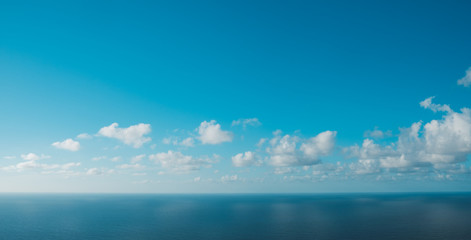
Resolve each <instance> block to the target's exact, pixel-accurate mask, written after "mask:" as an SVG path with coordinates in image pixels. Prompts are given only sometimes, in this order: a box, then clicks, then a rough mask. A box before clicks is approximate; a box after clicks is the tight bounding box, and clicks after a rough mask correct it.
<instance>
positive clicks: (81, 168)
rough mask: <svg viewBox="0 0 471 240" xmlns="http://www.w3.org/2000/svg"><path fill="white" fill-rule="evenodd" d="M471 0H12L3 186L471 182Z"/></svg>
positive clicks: (2, 10) (401, 187)
mask: <svg viewBox="0 0 471 240" xmlns="http://www.w3.org/2000/svg"><path fill="white" fill-rule="evenodd" d="M470 7H471V6H470V3H468V2H466V1H452V2H443V1H414V2H410V1H394V2H392V1H391V2H377V1H360V2H355V3H353V2H351V1H329V2H327V1H309V2H307V1H306V2H303V1H289V2H288V1H255V2H254V1H242V2H241V1H237V2H235V1H234V2H228V1H224V2H221V1H204V2H195V1H179V2H157V1H154V2H143V1H139V2H125V1H113V2H111V1H110V2H101V3H96V2H91V1H68V2H60V1H44V2H40V3H39V2H28V1H24V2H9V1H1V2H0V146H1V147H0V191H3V192H30V191H34V192H209V193H211V192H345V191H348V192H349V191H360V192H369V191H469V190H470V187H469V186H470V183H471V179H470V171H471V169H470V164H469V160H470V157H469V155H470V153H471V120H470V113H469V111H468V110H467V108H471V101H470V99H471V88H470V87H469V85H470V82H471V71H470V70H468V69H469V68H470V67H471V58H470V56H471V44H469V39H470V38H471V32H470V31H468V29H469V23H470V22H469V8H470ZM431 97H432V98H431ZM433 97H434V98H433ZM114 123H116V124H114ZM80 134H82V135H80ZM79 135H80V136H79ZM262 139H264V140H262ZM136 156H137V157H136Z"/></svg>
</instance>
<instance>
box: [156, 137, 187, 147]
mask: <svg viewBox="0 0 471 240" xmlns="http://www.w3.org/2000/svg"><path fill="white" fill-rule="evenodd" d="M162 142H163V143H164V144H172V145H176V146H184V147H194V146H195V139H194V138H192V137H187V138H185V139H183V140H181V141H180V140H179V139H178V138H177V137H168V138H164V139H163V140H162Z"/></svg>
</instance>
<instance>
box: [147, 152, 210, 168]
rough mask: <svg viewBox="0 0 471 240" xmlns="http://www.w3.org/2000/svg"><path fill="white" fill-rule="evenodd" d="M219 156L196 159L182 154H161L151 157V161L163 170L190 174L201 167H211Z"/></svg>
mask: <svg viewBox="0 0 471 240" xmlns="http://www.w3.org/2000/svg"><path fill="white" fill-rule="evenodd" d="M217 158H218V156H214V157H213V159H211V158H194V157H192V156H187V155H183V154H182V153H181V152H174V151H171V150H169V151H168V152H161V153H157V154H152V155H149V159H150V160H152V161H154V162H155V163H156V164H158V165H160V166H161V167H162V168H165V169H168V170H170V171H172V172H176V173H188V172H191V171H198V170H200V168H201V167H211V164H212V163H215V162H217Z"/></svg>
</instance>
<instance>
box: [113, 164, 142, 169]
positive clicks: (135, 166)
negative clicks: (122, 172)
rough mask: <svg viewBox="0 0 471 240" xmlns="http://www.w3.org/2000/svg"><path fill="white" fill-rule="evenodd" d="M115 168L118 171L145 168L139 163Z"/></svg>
mask: <svg viewBox="0 0 471 240" xmlns="http://www.w3.org/2000/svg"><path fill="white" fill-rule="evenodd" d="M116 168H120V169H143V168H145V166H142V165H140V164H139V163H135V164H122V165H119V166H116Z"/></svg>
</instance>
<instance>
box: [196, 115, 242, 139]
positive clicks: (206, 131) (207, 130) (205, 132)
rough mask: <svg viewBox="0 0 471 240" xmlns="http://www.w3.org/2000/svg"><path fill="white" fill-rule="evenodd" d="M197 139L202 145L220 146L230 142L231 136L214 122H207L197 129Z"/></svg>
mask: <svg viewBox="0 0 471 240" xmlns="http://www.w3.org/2000/svg"><path fill="white" fill-rule="evenodd" d="M198 134H199V135H200V136H199V137H198V139H199V140H200V141H201V142H202V143H203V144H220V143H223V142H231V141H232V138H233V134H232V133H231V132H229V131H224V130H222V129H221V125H220V124H219V123H217V122H216V121H215V120H211V121H209V122H207V121H204V122H202V123H201V124H200V126H199V127H198Z"/></svg>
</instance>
